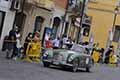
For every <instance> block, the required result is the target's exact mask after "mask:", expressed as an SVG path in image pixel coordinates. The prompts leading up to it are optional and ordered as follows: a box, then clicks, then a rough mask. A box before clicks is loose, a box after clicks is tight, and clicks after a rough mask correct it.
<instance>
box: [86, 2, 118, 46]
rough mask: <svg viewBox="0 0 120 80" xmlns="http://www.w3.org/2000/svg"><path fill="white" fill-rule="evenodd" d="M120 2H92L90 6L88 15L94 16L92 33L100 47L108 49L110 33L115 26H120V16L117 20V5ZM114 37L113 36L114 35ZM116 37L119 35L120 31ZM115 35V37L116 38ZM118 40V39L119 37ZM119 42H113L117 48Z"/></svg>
mask: <svg viewBox="0 0 120 80" xmlns="http://www.w3.org/2000/svg"><path fill="white" fill-rule="evenodd" d="M117 1H118V0H91V2H89V4H88V12H87V13H88V14H89V16H92V26H91V33H93V34H94V38H95V42H97V43H99V47H104V48H105V47H106V45H107V44H108V38H109V37H110V36H109V32H110V31H111V30H112V29H113V28H115V26H113V24H114V21H115V25H118V26H119V25H120V14H117V17H116V19H115V11H114V9H115V8H116V3H117ZM112 35H113V34H112ZM114 35H118V36H120V34H119V31H117V33H115V34H114ZM114 35H113V36H114ZM117 38H118V37H117ZM117 43H118V42H114V41H113V42H112V44H113V45H114V46H115V48H116V47H117Z"/></svg>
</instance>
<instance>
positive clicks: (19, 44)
mask: <svg viewBox="0 0 120 80" xmlns="http://www.w3.org/2000/svg"><path fill="white" fill-rule="evenodd" d="M21 47H22V45H21V43H20V33H19V32H18V33H16V52H15V53H16V55H15V56H14V58H13V59H14V60H16V59H17V57H20V49H21Z"/></svg>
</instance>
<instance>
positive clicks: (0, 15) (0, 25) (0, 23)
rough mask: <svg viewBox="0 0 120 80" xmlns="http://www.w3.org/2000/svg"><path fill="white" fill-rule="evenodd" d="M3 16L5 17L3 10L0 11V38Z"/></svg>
mask: <svg viewBox="0 0 120 80" xmlns="http://www.w3.org/2000/svg"><path fill="white" fill-rule="evenodd" d="M4 18H5V12H1V11H0V38H1V34H2V29H3V24H4Z"/></svg>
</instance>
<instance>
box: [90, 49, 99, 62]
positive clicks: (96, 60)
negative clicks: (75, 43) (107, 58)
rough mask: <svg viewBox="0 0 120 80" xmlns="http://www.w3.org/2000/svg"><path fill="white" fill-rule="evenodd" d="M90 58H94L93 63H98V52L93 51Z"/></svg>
mask: <svg viewBox="0 0 120 80" xmlns="http://www.w3.org/2000/svg"><path fill="white" fill-rule="evenodd" d="M92 58H93V60H94V62H95V63H98V61H99V59H100V53H99V52H98V51H95V52H94V53H93V54H92Z"/></svg>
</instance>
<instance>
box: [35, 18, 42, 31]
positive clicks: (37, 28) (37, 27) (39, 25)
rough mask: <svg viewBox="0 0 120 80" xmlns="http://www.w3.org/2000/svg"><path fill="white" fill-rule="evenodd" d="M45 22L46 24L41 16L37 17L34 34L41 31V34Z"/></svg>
mask: <svg viewBox="0 0 120 80" xmlns="http://www.w3.org/2000/svg"><path fill="white" fill-rule="evenodd" d="M43 22H44V18H42V17H41V16H37V17H36V20H35V27H34V32H35V31H39V32H40V31H41V29H42V24H43Z"/></svg>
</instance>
